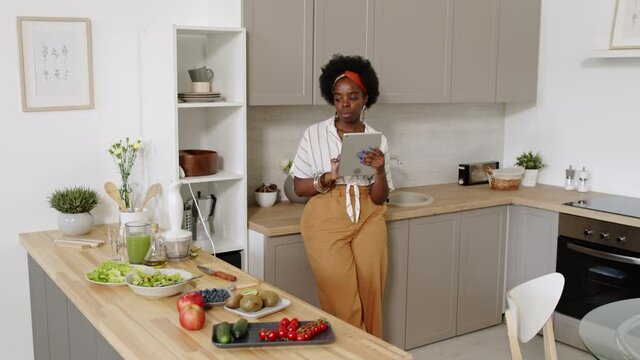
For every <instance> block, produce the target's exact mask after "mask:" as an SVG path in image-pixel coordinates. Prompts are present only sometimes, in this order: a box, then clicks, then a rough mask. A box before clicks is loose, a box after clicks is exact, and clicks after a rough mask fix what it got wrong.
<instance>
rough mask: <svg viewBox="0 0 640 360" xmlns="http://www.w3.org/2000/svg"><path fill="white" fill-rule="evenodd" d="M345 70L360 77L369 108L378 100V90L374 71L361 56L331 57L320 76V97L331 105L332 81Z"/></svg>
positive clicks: (338, 55)
mask: <svg viewBox="0 0 640 360" xmlns="http://www.w3.org/2000/svg"><path fill="white" fill-rule="evenodd" d="M347 70H349V71H353V72H355V73H357V74H358V75H360V78H361V79H362V82H363V83H364V86H365V87H366V88H367V104H366V105H367V107H368V108H370V107H371V106H372V105H373V104H375V103H376V101H377V100H378V95H380V88H379V83H378V76H377V75H376V72H375V70H373V67H372V66H371V63H370V62H369V60H367V59H365V58H363V57H362V56H344V55H341V54H335V55H333V58H332V59H331V60H329V62H328V63H327V64H326V65H325V66H324V67H323V68H322V74H320V79H319V80H320V93H321V94H322V97H323V98H324V99H325V100H326V101H327V102H328V103H329V104H333V84H334V81H335V80H336V78H337V77H338V76H340V75H341V74H342V73H344V72H345V71H347Z"/></svg>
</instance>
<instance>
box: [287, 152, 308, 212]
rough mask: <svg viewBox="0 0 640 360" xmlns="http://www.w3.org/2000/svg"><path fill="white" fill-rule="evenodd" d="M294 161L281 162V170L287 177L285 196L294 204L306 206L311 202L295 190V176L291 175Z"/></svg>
mask: <svg viewBox="0 0 640 360" xmlns="http://www.w3.org/2000/svg"><path fill="white" fill-rule="evenodd" d="M292 165H293V161H292V160H290V159H282V161H281V162H280V168H281V169H282V171H283V172H284V173H285V174H286V175H287V178H286V179H285V180H284V194H285V195H286V196H287V199H289V201H290V202H292V203H294V204H306V203H307V201H309V198H308V197H307V196H298V195H297V194H296V192H295V190H294V189H293V176H291V175H289V171H290V170H291V166H292Z"/></svg>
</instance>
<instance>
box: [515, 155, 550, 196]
mask: <svg viewBox="0 0 640 360" xmlns="http://www.w3.org/2000/svg"><path fill="white" fill-rule="evenodd" d="M516 165H517V166H522V167H523V168H524V169H525V170H524V176H523V177H522V183H521V185H522V186H529V187H532V186H536V183H537V182H538V174H539V173H540V169H542V168H543V167H545V163H544V162H543V161H542V156H541V155H540V153H539V152H537V153H535V154H534V153H533V152H532V151H531V150H529V151H527V152H523V153H522V154H520V156H518V157H517V158H516Z"/></svg>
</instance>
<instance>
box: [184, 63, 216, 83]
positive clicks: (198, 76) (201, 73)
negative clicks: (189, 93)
mask: <svg viewBox="0 0 640 360" xmlns="http://www.w3.org/2000/svg"><path fill="white" fill-rule="evenodd" d="M189 77H191V81H193V82H210V81H211V80H213V70H211V69H209V68H207V67H206V66H203V67H199V68H197V69H191V70H189Z"/></svg>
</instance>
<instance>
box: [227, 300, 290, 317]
mask: <svg viewBox="0 0 640 360" xmlns="http://www.w3.org/2000/svg"><path fill="white" fill-rule="evenodd" d="M290 304H291V301H290V300H288V299H283V298H280V301H278V303H277V304H276V305H275V306H271V307H263V308H262V309H260V310H258V311H254V312H246V311H244V310H242V309H240V308H237V309H230V308H228V307H226V306H225V307H224V309H225V310H227V311H231V312H232V313H234V314H236V315H240V316H242V317H244V318H247V319H250V320H251V319H258V318H261V317H263V316H267V315H270V314H273V313H275V312H278V311H280V310H282V309H284V308H286V307H287V306H289V305H290Z"/></svg>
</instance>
